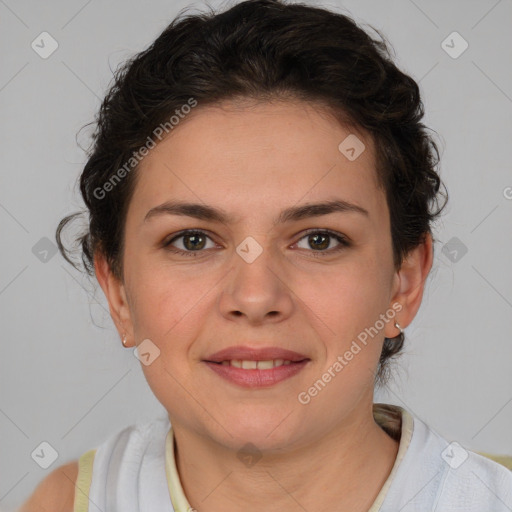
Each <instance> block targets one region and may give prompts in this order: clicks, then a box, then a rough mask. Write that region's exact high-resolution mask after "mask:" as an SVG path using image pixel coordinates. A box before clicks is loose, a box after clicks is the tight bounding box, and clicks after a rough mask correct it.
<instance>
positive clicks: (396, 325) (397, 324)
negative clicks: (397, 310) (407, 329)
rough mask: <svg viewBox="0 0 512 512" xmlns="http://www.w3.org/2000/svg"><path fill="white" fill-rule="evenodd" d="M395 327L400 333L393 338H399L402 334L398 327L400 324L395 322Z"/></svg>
mask: <svg viewBox="0 0 512 512" xmlns="http://www.w3.org/2000/svg"><path fill="white" fill-rule="evenodd" d="M395 327H396V328H397V329H398V330H399V331H400V334H398V335H397V336H395V337H396V338H398V336H400V335H401V334H402V333H403V332H404V330H403V329H402V328H401V327H400V324H399V323H398V322H395Z"/></svg>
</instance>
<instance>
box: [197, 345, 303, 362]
mask: <svg viewBox="0 0 512 512" xmlns="http://www.w3.org/2000/svg"><path fill="white" fill-rule="evenodd" d="M273 359H284V360H286V361H292V362H296V361H302V360H303V359H309V358H308V357H307V356H305V355H304V354H299V353H298V352H294V351H293V350H286V349H284V348H279V347H262V348H251V347H248V346H245V345H238V346H235V347H228V348H225V349H223V350H219V351H218V352H215V353H214V354H211V355H210V356H208V357H207V358H206V359H205V361H209V362H213V363H221V362H222V361H233V360H239V361H241V360H243V361H269V360H273Z"/></svg>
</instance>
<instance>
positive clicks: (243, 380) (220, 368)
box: [205, 359, 309, 388]
mask: <svg viewBox="0 0 512 512" xmlns="http://www.w3.org/2000/svg"><path fill="white" fill-rule="evenodd" d="M308 362H309V360H308V359H306V360H304V361H298V362H296V363H293V362H292V363H290V364H287V365H281V366H276V367H274V368H269V369H268V370H258V369H255V370H244V369H242V368H236V367H235V366H225V365H222V364H217V363H211V362H209V361H205V363H206V364H207V365H208V366H209V367H210V368H211V369H212V370H213V371H214V372H215V373H216V374H217V375H220V376H221V377H223V378H224V379H226V380H228V381H230V382H233V383H234V384H238V385H239V386H242V387H244V388H263V387H270V386H273V385H274V384H277V383H278V382H281V381H283V380H286V379H289V378H290V377H293V376H294V375H296V374H297V373H299V372H300V371H301V370H302V369H303V368H304V366H306V365H307V364H308Z"/></svg>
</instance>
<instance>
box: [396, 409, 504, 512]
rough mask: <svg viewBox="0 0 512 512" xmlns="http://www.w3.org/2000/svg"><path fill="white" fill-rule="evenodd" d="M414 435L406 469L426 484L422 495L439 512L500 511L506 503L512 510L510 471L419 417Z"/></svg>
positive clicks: (416, 419)
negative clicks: (454, 509) (439, 431)
mask: <svg viewBox="0 0 512 512" xmlns="http://www.w3.org/2000/svg"><path fill="white" fill-rule="evenodd" d="M414 434H415V436H414V435H413V442H412V443H411V444H412V450H411V452H412V453H411V454H410V455H412V456H413V457H412V458H411V459H410V460H409V464H408V465H407V467H406V468H404V469H408V470H409V471H410V473H411V474H412V477H413V478H415V479H416V481H417V482H424V484H423V485H426V489H425V492H424V493H423V494H424V495H425V498H426V499H427V500H432V501H431V502H430V503H431V504H432V505H434V506H436V507H437V508H436V510H437V509H439V510H447V511H448V510H452V509H453V508H457V507H461V508H460V510H465V511H466V512H473V511H483V510H493V511H498V510H500V511H501V510H503V506H504V504H506V506H507V507H510V508H509V509H507V510H512V472H511V471H510V470H509V469H507V468H506V467H505V466H503V465H501V464H499V463H498V462H496V461H494V460H491V459H490V458H488V457H485V456H483V455H480V454H479V453H477V452H475V451H473V450H470V449H467V448H465V447H464V446H462V445H461V444H459V443H458V442H456V441H451V442H450V441H448V440H447V439H446V438H444V437H443V436H442V435H440V434H438V433H437V432H436V431H435V430H434V429H433V428H431V427H429V426H428V425H427V424H426V423H424V422H422V421H421V420H419V419H418V418H416V417H415V418H414ZM426 477H428V478H426ZM425 478H426V480H425ZM427 482H428V483H427ZM428 495H430V498H428Z"/></svg>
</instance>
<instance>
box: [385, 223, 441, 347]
mask: <svg viewBox="0 0 512 512" xmlns="http://www.w3.org/2000/svg"><path fill="white" fill-rule="evenodd" d="M432 261H433V252H432V236H431V235H430V233H427V234H425V236H424V238H423V242H422V243H420V244H419V245H418V246H417V247H415V248H414V249H412V250H411V251H410V252H409V254H407V256H406V257H405V259H404V261H403V262H402V265H401V267H400V270H398V271H397V273H396V274H395V278H396V280H397V283H398V284H397V285H396V286H395V287H396V288H397V289H396V291H395V294H394V296H393V299H392V301H391V306H393V304H396V303H399V304H400V305H401V309H400V311H399V312H398V313H397V314H396V319H397V322H398V323H399V324H400V325H401V327H402V329H403V328H405V327H407V326H408V325H409V324H410V323H411V322H412V320H413V319H414V317H415V316H416V313H417V312H418V310H419V308H420V305H421V300H422V298H423V290H424V287H425V282H426V279H427V276H428V273H429V272H430V269H431V267H432ZM395 308H396V306H395ZM390 330H393V333H390V335H389V336H388V334H387V333H386V337H393V336H395V335H396V332H395V331H396V329H395V328H394V327H393V326H391V327H390Z"/></svg>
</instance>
